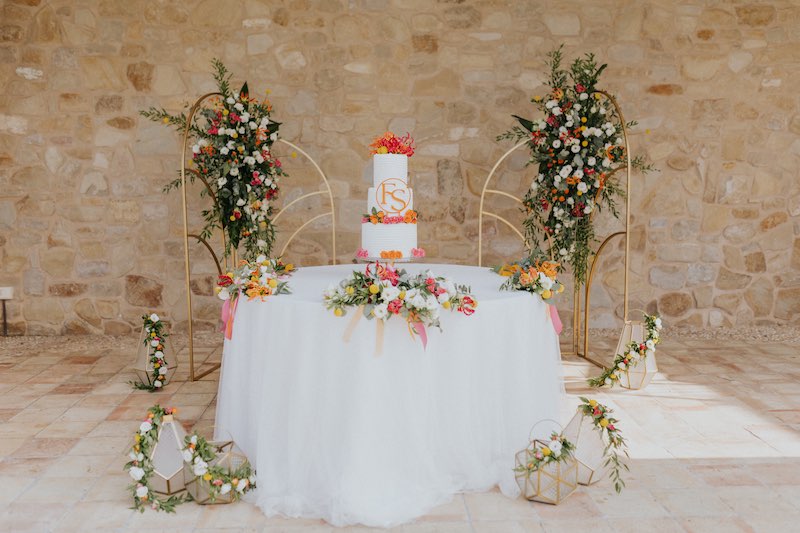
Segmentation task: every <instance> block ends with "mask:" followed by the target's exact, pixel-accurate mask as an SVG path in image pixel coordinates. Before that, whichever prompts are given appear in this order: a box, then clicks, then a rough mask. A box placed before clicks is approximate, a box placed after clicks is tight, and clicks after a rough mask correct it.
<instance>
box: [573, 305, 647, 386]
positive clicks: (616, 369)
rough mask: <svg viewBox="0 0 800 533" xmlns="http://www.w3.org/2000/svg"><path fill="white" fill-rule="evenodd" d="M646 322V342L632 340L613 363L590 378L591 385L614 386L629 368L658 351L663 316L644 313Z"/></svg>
mask: <svg viewBox="0 0 800 533" xmlns="http://www.w3.org/2000/svg"><path fill="white" fill-rule="evenodd" d="M644 324H645V328H646V329H647V338H646V339H645V341H644V342H642V343H638V342H631V343H629V344H628V346H627V347H626V348H625V353H623V354H617V356H616V357H615V358H614V362H613V364H612V365H611V366H610V367H609V368H606V369H604V370H603V373H602V374H600V375H599V376H597V377H594V378H590V379H589V380H588V383H589V386H590V387H602V386H604V385H608V386H610V387H613V386H614V384H615V383H616V382H617V381H619V376H620V374H621V373H622V372H624V371H625V370H627V369H630V368H634V367H635V366H636V365H638V364H639V363H640V362H641V361H642V360H644V358H645V357H652V356H653V355H655V353H656V345H657V344H658V343H659V342H660V340H661V336H660V333H659V332H660V331H661V327H662V326H661V318H659V317H658V315H648V314H646V313H645V314H644Z"/></svg>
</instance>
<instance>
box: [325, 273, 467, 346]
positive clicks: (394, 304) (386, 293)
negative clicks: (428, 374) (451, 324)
mask: <svg viewBox="0 0 800 533" xmlns="http://www.w3.org/2000/svg"><path fill="white" fill-rule="evenodd" d="M323 299H324V302H325V306H326V307H327V308H328V309H332V310H333V313H334V314H335V315H336V316H344V315H345V314H346V313H347V309H348V308H351V307H363V314H364V316H365V317H367V319H369V320H372V319H373V318H376V319H378V320H382V321H383V320H388V319H390V318H392V317H393V316H400V317H402V318H403V319H405V320H406V322H408V324H409V331H411V332H412V334H413V333H418V334H420V335H424V331H425V330H424V328H425V327H431V326H433V327H437V328H439V329H440V330H441V325H440V324H439V315H440V312H441V310H442V309H448V310H451V311H453V310H456V311H458V312H460V313H463V314H464V315H467V316H469V315H471V314H473V313H474V312H475V308H476V307H477V306H478V302H477V301H476V300H475V298H474V297H473V296H472V294H470V288H469V287H468V286H466V285H458V284H456V283H455V282H453V281H452V280H451V279H449V278H445V277H438V276H435V275H434V274H433V273H432V272H430V271H428V272H425V273H422V274H419V275H417V276H411V275H409V274H408V273H407V272H406V271H405V270H403V269H395V268H394V267H392V266H389V265H384V264H382V263H380V262H377V261H376V262H375V263H370V264H369V265H367V267H366V269H365V270H364V272H359V271H354V272H353V273H352V274H351V275H350V276H349V277H348V278H346V279H344V280H342V281H341V282H340V283H339V284H338V285H333V286H331V287H329V288H328V289H326V290H325V292H324V293H323Z"/></svg>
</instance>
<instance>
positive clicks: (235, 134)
mask: <svg viewBox="0 0 800 533" xmlns="http://www.w3.org/2000/svg"><path fill="white" fill-rule="evenodd" d="M231 137H233V138H234V139H238V138H239V134H238V133H237V132H235V131H234V132H233V135H231Z"/></svg>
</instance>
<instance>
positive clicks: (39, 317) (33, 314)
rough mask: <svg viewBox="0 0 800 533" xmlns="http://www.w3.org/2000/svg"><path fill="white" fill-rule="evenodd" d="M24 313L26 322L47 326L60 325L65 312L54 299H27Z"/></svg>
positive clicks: (24, 304)
mask: <svg viewBox="0 0 800 533" xmlns="http://www.w3.org/2000/svg"><path fill="white" fill-rule="evenodd" d="M22 313H23V316H24V317H25V320H28V321H31V322H44V323H47V324H54V325H55V324H60V323H61V321H62V320H63V319H64V310H63V309H61V305H60V304H59V303H58V302H57V301H55V300H53V299H52V298H35V297H31V298H26V299H25V302H24V303H23V307H22Z"/></svg>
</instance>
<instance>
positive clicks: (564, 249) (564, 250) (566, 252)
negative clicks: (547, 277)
mask: <svg viewBox="0 0 800 533" xmlns="http://www.w3.org/2000/svg"><path fill="white" fill-rule="evenodd" d="M558 253H559V254H561V255H563V256H566V255H567V254H568V253H569V252H568V251H567V249H566V248H562V249H560V250H559V251H558Z"/></svg>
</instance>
